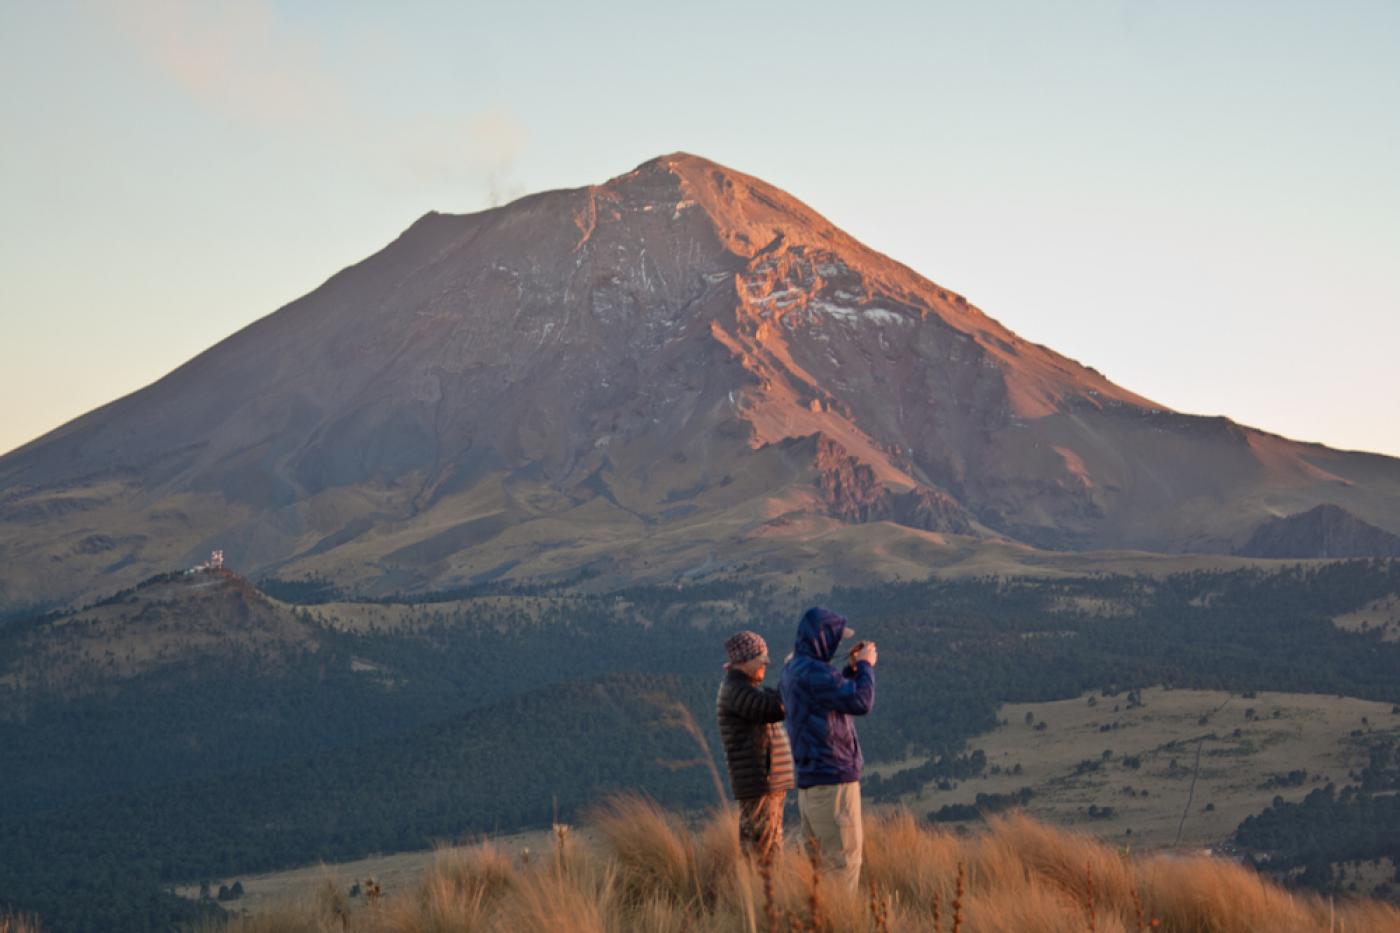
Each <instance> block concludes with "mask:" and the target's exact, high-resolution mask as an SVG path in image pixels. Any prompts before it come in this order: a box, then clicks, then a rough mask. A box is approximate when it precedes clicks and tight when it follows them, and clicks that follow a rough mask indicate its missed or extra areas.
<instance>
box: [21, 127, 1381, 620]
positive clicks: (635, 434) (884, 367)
mask: <svg viewBox="0 0 1400 933" xmlns="http://www.w3.org/2000/svg"><path fill="white" fill-rule="evenodd" d="M1323 504H1327V505H1333V506H1336V507H1338V508H1341V509H1345V510H1346V511H1347V512H1349V513H1351V514H1353V515H1355V516H1357V517H1359V518H1360V519H1362V520H1364V521H1366V522H1368V523H1370V524H1372V525H1375V526H1377V527H1378V528H1380V529H1383V530H1386V531H1389V532H1392V533H1394V532H1396V531H1400V461H1397V460H1394V459H1391V458H1386V457H1382V456H1378V455H1371V454H1363V453H1349V452H1340V451H1335V450H1331V449H1328V448H1325V447H1322V446H1319V445H1315V444H1304V443H1298V442H1294V441H1290V440H1287V439H1285V438H1281V437H1278V436H1275V435H1271V434H1267V433H1264V432H1261V431H1257V430H1253V429H1250V428H1247V427H1243V426H1241V425H1238V424H1235V423H1234V422H1232V421H1230V420H1228V419H1225V418H1218V417H1217V418H1205V417H1196V416H1191V415H1185V414H1179V413H1176V412H1173V411H1170V410H1168V409H1166V408H1164V407H1163V406H1162V405H1159V404H1156V403H1154V402H1152V401H1150V400H1148V399H1145V398H1143V397H1141V396H1139V395H1137V394H1135V393H1133V392H1131V391H1129V390H1127V389H1124V388H1121V387H1119V386H1117V385H1115V384H1114V383H1112V382H1110V381H1109V380H1108V379H1106V378H1105V377H1104V376H1103V375H1101V374H1100V373H1099V372H1097V371H1096V370H1094V369H1092V368H1089V367H1086V366H1083V365H1080V364H1079V363H1076V362H1075V361H1073V360H1070V359H1067V358H1065V357H1064V356H1061V355H1060V354H1058V353H1056V352H1054V351H1053V350H1050V349H1048V348H1046V347H1044V346H1041V345H1038V344H1033V343H1029V342H1027V341H1025V340H1022V339H1021V338H1020V337H1018V336H1017V335H1016V334H1014V333H1012V332H1011V331H1009V330H1008V329H1007V328H1005V327H1003V326H1002V325H1001V324H999V323H998V322H997V321H995V320H993V319H992V318H990V317H988V316H987V315H986V314H984V313H983V312H982V311H980V310H979V309H978V308H976V307H974V306H973V305H972V304H970V303H969V302H968V301H967V300H966V299H965V298H964V297H963V296H961V295H959V294H957V293H955V292H953V291H950V290H949V289H947V288H944V287H941V286H939V285H936V284H934V283H933V282H931V281H929V280H928V279H925V278H923V277H922V276H920V275H919V274H917V273H916V272H914V271H912V270H911V269H909V268H907V267H905V266H903V265H901V264H899V263H898V262H895V261H893V260H892V259H890V258H888V257H886V256H884V255H882V254H880V253H877V252H875V251H874V250H871V249H869V248H867V247H865V246H863V245H862V244H861V243H859V242H857V241H856V240H855V239H853V238H852V237H850V236H848V235H847V234H845V233H843V232H842V231H841V230H839V229H838V228H836V227H835V226H834V225H833V224H832V223H831V222H829V221H827V220H826V219H825V218H823V217H822V216H820V215H819V214H817V213H816V212H815V211H813V210H812V209H811V208H809V207H807V206H806V205H805V204H803V203H802V202H800V201H798V200H797V199H796V198H794V197H792V196H790V195H788V194H786V193H784V192H783V191H781V190H779V189H777V188H775V187H773V186H772V185H769V184H767V183H765V182H763V181H760V180H758V179H756V178H752V177H750V176H747V175H744V174H741V173H739V172H736V171H733V170H731V169H728V168H725V167H723V166H720V165H717V164H715V163H713V162H710V161H707V160H705V159H702V158H699V157H696V156H692V155H687V154H682V153H677V154H673V155H668V156H662V157H660V158H656V159H652V160H651V161H648V162H646V163H643V164H642V165H641V166H639V167H638V168H636V169H635V170H633V171H631V172H628V173H627V174H625V175H621V176H619V177H617V178H614V179H612V180H610V181H608V182H606V183H604V184H601V185H596V186H589V187H586V188H578V189H572V190H561V191H549V192H544V193H541V194H536V195H531V196H528V197H525V198H522V199H520V200H518V201H515V202H513V203H511V204H508V205H506V206H504V207H500V208H495V209H492V210H488V211H483V212H480V213H475V214H466V215H445V214H438V213H430V214H428V215H426V216H424V217H422V218H420V219H419V220H418V221H417V222H416V223H414V224H413V225H412V226H411V227H409V228H408V229H407V230H406V231H404V233H403V234H402V235H400V236H399V237H398V239H396V240H395V241H394V242H392V243H391V244H389V245H388V246H387V247H385V248H384V249H383V250H381V251H380V252H378V253H376V254H375V255H373V256H371V257H369V258H368V259H366V260H364V261H363V262H360V263H358V264H357V265H354V266H352V267H350V268H348V269H345V270H344V271H342V272H340V273H338V274H336V275H335V276H333V277H332V278H331V279H330V280H328V281H327V282H326V283H325V284H324V285H322V286H321V287H320V288H318V289H316V290H315V291H313V292H311V293H310V294H308V295H306V296H305V297H302V298H300V299H298V300H296V301H293V302H292V303H291V304H288V305H286V306H285V307H283V308H281V309H280V310H278V311H276V312H275V313H273V314H270V315H268V316H267V317H264V318H262V319H261V320H259V321H257V322H255V323H254V324H252V325H250V326H248V327H247V328H245V329H243V330H242V331H240V332H238V333H236V334H234V335H233V336H231V337H229V338H228V339H226V340H224V341H222V342H220V343H219V344H217V345H216V346H214V347H212V348H210V349H209V350H207V351H206V352H204V353H202V354H201V355H199V356H198V357H196V358H194V359H193V360H191V361H190V362H188V363H186V364H185V365H183V366H181V367H180V368H179V369H177V370H176V371H174V372H172V373H171V374H169V375H168V376H166V377H165V378H163V379H161V380H160V381H158V382H156V383H154V384H153V385H151V386H148V387H147V388H145V389H143V390H141V391H139V392H136V393H134V394H132V395H130V396H127V397H125V398H122V399H120V400H118V401H115V402H112V403H111V404H108V405H106V406H104V407H102V408H100V409H97V410H95V411H93V412H91V413H89V414H87V415H85V416H83V417H81V418H78V419H76V420H74V421H72V422H70V423H69V424H66V425H64V426H63V427H60V428H58V429H57V430H55V431H53V432H51V433H50V434H48V435H46V436H44V437H42V438H40V439H38V440H36V441H34V442H32V443H30V444H28V445H27V446H25V447H23V448H20V449H18V450H16V451H14V452H12V453H10V454H8V455H7V456H5V457H4V458H0V568H3V569H0V607H11V608H13V607H16V606H21V605H32V604H43V603H57V602H63V601H71V600H74V599H78V598H81V597H84V596H90V595H94V594H98V593H102V592H107V591H110V590H112V589H115V588H117V587H121V586H127V585H130V584H131V583H133V582H134V581H136V580H139V579H141V578H143V577H145V576H149V575H151V574H155V573H158V572H163V571H167V570H170V569H172V568H177V567H181V566H188V565H189V564H190V563H192V562H194V561H196V560H198V559H199V558H201V557H203V556H204V555H205V554H206V553H207V552H208V551H209V550H210V549H211V548H215V547H218V548H222V549H223V550H224V551H225V552H226V553H227V554H228V555H229V561H230V564H231V565H232V566H235V567H236V568H237V569H238V570H239V571H240V572H242V573H244V574H246V575H248V576H252V577H255V578H267V577H271V576H275V577H278V578H281V579H284V580H300V579H317V580H325V581H330V582H332V583H334V584H335V585H336V586H337V587H339V588H340V589H342V590H344V591H345V592H348V593H355V594H361V595H370V596H372V595H383V594H388V593H406V594H407V593H415V592H426V591H429V590H435V589H443V588H451V587H459V586H464V585H470V584H473V583H480V582H483V581H490V580H500V579H508V580H539V581H556V582H557V581H567V580H579V579H584V578H590V579H602V580H604V581H617V582H639V581H655V582H668V583H669V582H673V581H675V580H678V579H683V578H697V577H704V576H706V575H708V574H714V573H726V572H731V573H732V572H737V571H743V570H750V571H754V572H768V571H771V572H778V573H782V572H791V571H795V570H801V569H802V568H804V567H811V566H816V565H821V566H824V567H827V568H828V569H829V570H830V571H831V572H832V574H833V576H839V575H840V574H841V573H844V572H847V571H849V572H850V573H865V572H869V573H876V574H879V573H893V572H898V573H902V574H911V573H912V574H918V573H927V572H928V571H929V570H930V569H932V568H934V567H936V566H938V565H939V564H940V562H946V561H948V560H951V559H953V558H954V557H955V556H956V555H959V554H961V555H966V554H969V553H975V552H977V551H978V550H979V549H982V548H1001V549H1012V550H1016V549H1019V550H1020V551H1022V552H1027V553H1028V552H1031V551H1032V550H1035V549H1041V550H1044V549H1050V550H1058V551H1085V550H1103V549H1131V550H1136V551H1148V552H1159V553H1207V554H1230V553H1233V552H1235V551H1236V550H1238V549H1239V548H1240V547H1241V546H1242V545H1243V544H1244V543H1245V542H1246V541H1247V540H1248V539H1249V538H1250V536H1251V534H1252V533H1253V531H1254V530H1255V528H1256V527H1257V526H1259V525H1260V524H1261V523H1262V522H1265V521H1268V520H1271V519H1275V518H1277V517H1280V516H1285V515H1289V514H1293V513H1296V512H1302V511H1305V510H1307V509H1311V508H1314V507H1316V506H1318V505H1323Z"/></svg>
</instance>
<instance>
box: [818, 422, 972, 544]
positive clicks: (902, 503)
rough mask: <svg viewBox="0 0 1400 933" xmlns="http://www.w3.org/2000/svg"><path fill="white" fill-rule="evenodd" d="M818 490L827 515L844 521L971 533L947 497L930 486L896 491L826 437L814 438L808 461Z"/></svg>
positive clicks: (965, 518) (959, 508)
mask: <svg viewBox="0 0 1400 933" xmlns="http://www.w3.org/2000/svg"><path fill="white" fill-rule="evenodd" d="M813 463H814V466H815V467H816V469H817V481H816V482H817V488H818V489H820V490H821V494H822V500H823V502H825V503H826V507H827V511H828V513H829V514H830V515H831V516H832V517H834V518H839V519H841V520H843V521H847V522H879V521H890V522H895V523H896V524H899V525H905V526H907V527H910V528H919V529H922V530H924V531H946V532H951V533H953V534H971V533H972V531H973V526H972V523H971V521H969V519H968V516H967V511H966V510H965V509H964V508H963V507H962V506H961V505H959V504H958V502H957V500H955V499H954V498H953V497H952V496H950V495H948V494H947V493H945V492H943V491H941V490H938V489H934V488H932V487H929V486H915V487H914V488H913V489H909V490H905V491H904V492H895V491H893V490H891V489H890V488H889V487H887V486H886V485H885V484H884V483H882V482H881V481H880V480H879V479H878V478H876V475H875V470H874V469H873V468H872V467H871V466H870V465H869V464H867V463H862V462H861V461H860V460H858V459H857V458H855V457H853V456H851V455H850V454H849V453H847V451H846V448H844V447H842V446H841V445H840V444H839V443H837V442H836V441H834V440H832V439H831V438H829V437H827V436H825V435H818V437H817V453H816V458H815V460H814V461H813Z"/></svg>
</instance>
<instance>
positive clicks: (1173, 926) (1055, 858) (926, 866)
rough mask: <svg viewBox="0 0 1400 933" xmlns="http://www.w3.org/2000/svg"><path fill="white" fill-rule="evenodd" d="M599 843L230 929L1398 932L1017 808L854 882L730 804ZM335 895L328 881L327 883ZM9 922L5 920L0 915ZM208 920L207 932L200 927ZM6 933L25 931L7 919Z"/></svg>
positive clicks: (604, 821)
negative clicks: (742, 842) (763, 853)
mask: <svg viewBox="0 0 1400 933" xmlns="http://www.w3.org/2000/svg"><path fill="white" fill-rule="evenodd" d="M591 821H592V823H593V827H594V830H595V833H594V836H595V837H596V842H588V841H585V840H582V839H580V838H579V837H578V835H577V834H574V833H572V832H569V831H567V830H564V831H560V830H556V833H555V842H554V847H555V851H554V853H553V854H552V856H551V855H540V856H537V857H534V858H532V859H529V860H512V859H510V858H508V857H507V856H506V855H504V854H503V853H502V852H500V851H499V850H498V849H496V848H494V847H493V846H491V845H490V844H486V845H482V846H477V847H475V848H473V849H471V850H467V851H465V852H463V851H460V850H457V851H451V852H443V853H439V856H438V858H437V860H436V862H435V864H434V865H433V867H432V869H431V870H430V871H429V872H428V874H427V875H426V877H424V878H423V879H422V881H421V882H420V883H418V884H417V885H416V886H415V887H413V888H411V889H406V890H401V891H389V892H386V894H385V895H384V897H382V898H381V899H379V901H378V902H377V903H375V904H373V905H371V904H369V903H367V902H366V901H365V899H360V900H358V901H355V902H352V904H351V907H350V909H349V911H348V912H345V911H344V910H343V903H344V899H343V898H338V897H333V896H330V893H326V894H323V895H322V896H321V897H320V898H319V899H318V898H308V899H307V901H306V902H304V903H302V904H297V905H288V906H286V907H283V908H279V909H276V910H273V911H271V912H269V913H264V914H260V915H256V916H251V917H245V918H237V919H233V920H230V921H228V923H227V926H226V929H227V930H229V931H234V933H281V931H293V930H296V931H318V933H320V931H326V933H334V931H341V930H344V931H346V933H381V931H383V933H445V931H448V930H453V931H468V933H470V931H491V933H506V931H511V933H514V931H521V933H534V931H539V933H543V931H550V933H619V931H628V930H647V931H661V933H667V931H676V933H679V931H682V930H684V931H689V933H732V931H745V933H775V931H783V933H788V931H832V933H847V931H849V933H856V931H860V933H865V931H870V930H877V931H885V930H888V931H890V933H911V931H920V933H925V931H929V930H933V931H937V933H948V931H950V930H951V931H955V933H994V931H995V933H1003V931H1030V933H1084V931H1086V930H1093V931H1095V933H1128V931H1130V930H1131V931H1138V933H1142V931H1149V930H1154V929H1160V930H1178V931H1189V933H1255V931H1265V930H1268V931H1295V930H1297V931H1301V930H1328V929H1332V930H1336V931H1346V933H1381V931H1386V933H1394V931H1397V930H1400V910H1397V909H1396V908H1395V907H1392V906H1389V905H1387V904H1383V903H1380V902H1377V901H1366V900H1359V899H1358V900H1348V901H1342V902H1339V903H1337V904H1335V905H1332V904H1329V903H1328V902H1326V901H1324V900H1322V899H1321V898H1318V897H1315V896H1310V895H1302V894H1297V893H1289V892H1287V891H1285V890H1284V889H1282V888H1279V887H1277V886H1276V885H1273V884H1271V883H1270V882H1268V881H1266V880H1265V879H1263V878H1261V877H1260V876H1258V875H1256V874H1254V873H1253V872H1251V871H1249V870H1248V869H1246V868H1244V867H1242V866H1240V865H1237V864H1235V863H1233V862H1229V861H1226V860H1223V859H1216V858H1209V857H1197V858H1182V857H1178V856H1172V855H1155V856H1147V857H1139V858H1129V857H1127V856H1126V855H1124V854H1122V853H1119V852H1116V851H1115V850H1113V849H1112V848H1110V847H1109V846H1106V845H1104V844H1103V843H1100V842H1098V841H1096V840H1094V839H1091V838H1089V837H1086V836H1082V835H1079V834H1076V833H1072V832H1068V831H1065V830H1060V829H1054V828H1052V827H1049V826H1046V825H1044V824H1041V823H1037V822H1035V821H1033V820H1030V819H1028V818H1027V817H1025V816H1021V815H1011V816H1006V817H1002V818H998V819H994V820H992V821H991V822H990V823H989V824H988V825H987V827H986V829H985V831H983V832H981V833H979V834H973V835H968V836H955V835H953V834H951V833H948V832H946V831H944V830H942V829H939V828H936V827H931V826H925V825H921V824H920V823H918V822H917V821H916V820H915V819H914V818H913V817H912V816H910V815H909V814H908V813H905V812H895V813H891V814H887V815H878V816H870V817H868V819H867V823H866V834H865V835H866V852H865V866H864V867H865V876H864V879H863V882H864V887H863V888H862V889H861V891H860V892H858V893H853V892H851V891H849V890H848V889H846V887H845V886H844V885H833V884H825V883H823V882H822V880H821V879H820V876H819V875H815V874H814V873H813V872H812V864H811V861H810V854H811V853H810V852H809V851H808V850H805V849H804V847H803V846H801V845H800V844H798V843H797V842H796V841H794V840H789V843H788V845H787V846H786V847H784V848H783V849H782V850H781V851H779V852H777V853H775V854H774V855H773V857H772V859H771V860H769V861H767V862H765V863H762V864H760V863H758V862H757V861H756V860H752V859H750V858H748V857H746V856H745V855H744V854H742V852H741V851H740V849H739V844H738V826H737V821H736V818H735V814H734V812H733V810H732V809H721V810H718V811H716V812H715V813H713V814H712V815H711V816H710V817H708V818H707V819H706V820H704V821H702V822H701V823H700V825H698V826H696V827H693V828H692V827H688V826H687V825H685V824H684V823H683V822H682V821H681V820H680V819H679V818H678V817H676V816H674V815H672V814H669V813H667V812H666V811H664V810H662V809H661V808H660V807H658V806H657V805H656V804H654V803H652V802H651V801H649V800H646V799H643V798H639V797H618V798H614V799H612V800H609V801H607V802H605V803H604V804H603V805H602V806H601V807H599V808H598V809H597V810H596V811H595V812H594V814H593V815H592V817H591ZM331 893H334V892H331ZM3 923H4V921H3V920H0V924H3ZM206 929H209V928H208V927H206ZM0 933H35V930H34V928H32V927H30V928H26V927H23V926H14V925H12V926H11V927H10V928H9V929H6V928H5V927H4V926H3V925H0Z"/></svg>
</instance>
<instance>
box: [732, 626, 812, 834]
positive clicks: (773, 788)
mask: <svg viewBox="0 0 1400 933" xmlns="http://www.w3.org/2000/svg"><path fill="white" fill-rule="evenodd" d="M724 651H725V655H726V656H727V657H728V659H729V660H728V661H727V662H726V663H725V665H724V666H725V675H724V680H723V681H721V682H720V685H719V696H718V697H716V699H715V713H716V715H717V717H718V718H719V735H720V738H721V739H722V740H723V742H724V759H725V762H726V763H727V764H728V766H729V788H730V790H731V791H733V793H734V799H735V800H736V801H738V803H739V844H740V846H741V847H742V848H743V850H744V851H745V852H747V853H750V854H752V855H755V856H757V857H758V858H759V859H760V860H764V859H767V858H769V857H771V856H772V855H773V853H775V852H776V851H777V850H778V849H781V848H782V844H783V801H784V799H785V798H786V797H787V792H788V791H789V790H791V789H792V786H793V780H792V753H791V752H790V751H789V750H788V739H787V733H786V732H784V731H783V727H782V721H783V700H782V697H780V696H779V695H778V691H776V690H774V689H773V688H772V687H764V686H762V684H763V675H764V673H765V672H766V671H767V669H768V645H767V644H766V643H765V642H764V641H763V638H762V636H760V635H758V634H756V633H754V632H740V633H738V634H737V635H735V636H733V637H732V638H730V639H729V640H728V641H726V642H725V643H724Z"/></svg>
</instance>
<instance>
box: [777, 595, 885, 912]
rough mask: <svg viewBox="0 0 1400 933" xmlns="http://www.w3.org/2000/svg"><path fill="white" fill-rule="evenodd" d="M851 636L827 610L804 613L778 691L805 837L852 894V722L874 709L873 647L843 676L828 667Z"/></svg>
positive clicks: (856, 830)
mask: <svg viewBox="0 0 1400 933" xmlns="http://www.w3.org/2000/svg"><path fill="white" fill-rule="evenodd" d="M851 634H853V633H852V632H851V630H850V628H848V627H847V625H846V619H845V617H844V616H841V615H839V614H837V613H835V612H832V611H831V610H830V609H823V608H822V607H820V606H815V607H813V608H811V609H808V610H807V612H806V613H805V614H804V615H803V616H802V620H801V621H800V622H799V623H798V626H797V643H796V644H795V645H794V646H793V651H792V654H791V655H790V656H789V657H788V659H787V663H786V664H784V665H783V674H782V678H781V679H780V681H779V684H778V688H779V690H780V692H781V694H782V698H783V705H784V706H785V707H786V709H787V715H786V720H785V725H786V727H787V733H788V739H789V740H790V741H791V743H792V756H793V760H794V762H795V763H796V766H797V806H798V811H799V812H800V813H801V815H802V835H803V837H804V838H805V839H806V840H807V841H808V842H809V843H810V842H811V841H813V840H815V841H816V843H817V844H818V845H819V846H820V847H821V855H822V861H823V863H824V864H825V866H826V868H827V870H829V871H830V872H832V874H833V875H835V876H836V878H837V879H839V880H840V882H841V883H843V884H845V885H846V886H848V887H849V888H850V889H851V890H852V891H853V892H858V891H859V889H860V864H861V850H862V848H863V843H864V829H863V827H862V825H861V814H860V770H861V767H862V765H863V764H864V763H865V762H864V759H863V758H862V757H861V753H860V740H859V739H858V738H857V737H856V727H855V723H854V722H853V721H852V719H851V717H853V716H864V715H865V714H866V713H868V712H870V710H871V709H872V708H873V707H874V705H875V664H876V660H877V653H876V650H875V644H874V642H861V643H859V644H858V645H856V646H855V648H854V649H853V650H852V651H851V655H850V661H849V663H848V664H847V666H846V667H845V669H844V670H840V671H838V670H837V669H836V668H834V667H832V666H831V663H830V662H831V659H832V658H833V657H834V656H835V655H836V646H837V645H839V644H840V643H841V639H842V638H846V637H849V636H850V635H851Z"/></svg>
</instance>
